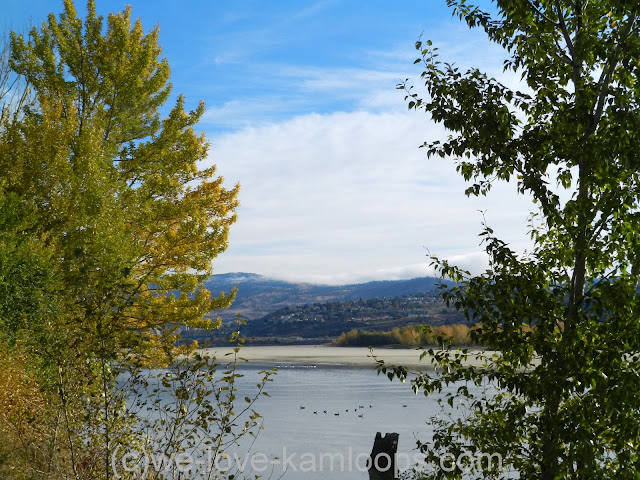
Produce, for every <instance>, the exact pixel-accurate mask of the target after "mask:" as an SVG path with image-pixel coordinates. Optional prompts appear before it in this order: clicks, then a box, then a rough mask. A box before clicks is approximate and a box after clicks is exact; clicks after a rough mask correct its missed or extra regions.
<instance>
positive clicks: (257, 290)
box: [205, 273, 440, 322]
mask: <svg viewBox="0 0 640 480" xmlns="http://www.w3.org/2000/svg"><path fill="white" fill-rule="evenodd" d="M439 282H440V280H439V279H437V278H433V277H423V278H414V279H411V280H386V281H375V282H367V283H360V284H351V285H339V286H332V285H314V284H309V283H292V282H285V281H282V280H273V279H270V278H267V277H263V276H262V275H257V274H255V273H226V274H221V275H213V276H212V277H211V278H210V279H209V280H208V281H207V282H206V284H205V285H206V287H207V288H208V289H209V290H211V292H213V293H214V294H217V293H218V292H226V293H228V292H230V291H231V289H232V288H233V287H234V286H237V288H238V293H237V297H236V300H235V302H234V303H233V305H232V306H231V307H230V308H228V309H226V310H223V311H221V312H214V313H215V314H217V315H219V316H220V317H222V319H223V320H231V319H235V317H236V315H238V314H240V315H242V318H243V319H244V320H246V321H247V322H251V321H252V320H257V319H259V318H262V317H264V316H265V315H267V314H269V313H271V312H273V311H275V310H278V309H281V308H285V307H297V306H301V305H313V304H314V303H324V302H344V301H348V300H351V301H358V300H361V299H363V300H366V299H370V298H384V297H401V296H407V295H414V294H418V293H424V292H430V291H433V290H435V289H436V287H437V285H438V284H439Z"/></svg>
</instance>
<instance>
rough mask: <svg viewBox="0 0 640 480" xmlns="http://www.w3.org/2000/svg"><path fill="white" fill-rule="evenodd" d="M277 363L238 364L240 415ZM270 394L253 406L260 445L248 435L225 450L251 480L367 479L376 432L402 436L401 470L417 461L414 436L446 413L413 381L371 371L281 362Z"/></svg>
mask: <svg viewBox="0 0 640 480" xmlns="http://www.w3.org/2000/svg"><path fill="white" fill-rule="evenodd" d="M274 366H275V365H251V364H244V365H242V366H239V368H238V373H241V374H242V375H243V377H242V378H239V379H238V380H237V382H236V387H237V399H238V400H237V406H236V411H239V409H240V408H241V406H242V405H243V404H244V402H243V398H244V397H245V396H252V395H254V394H255V392H256V383H258V381H259V380H260V378H261V374H260V373H259V372H260V371H261V370H262V369H266V368H272V367H274ZM453 389H454V387H451V388H450V390H453ZM266 391H267V392H268V393H269V395H270V397H266V396H262V397H261V398H260V399H259V400H258V402H257V403H256V404H255V406H254V408H255V410H257V411H258V412H259V413H260V414H261V415H262V417H263V418H262V425H263V427H264V429H263V430H262V431H261V432H260V433H259V435H258V437H257V440H256V441H255V442H254V443H253V444H250V441H249V440H250V437H245V439H242V440H241V442H240V445H239V446H237V447H233V448H230V449H227V451H228V452H229V453H231V454H232V455H233V454H235V455H236V456H237V459H233V457H232V460H233V461H234V462H235V465H237V464H238V462H240V463H242V462H246V463H245V465H244V474H245V476H246V478H252V477H251V475H247V474H248V473H249V472H250V471H251V466H252V465H253V466H255V467H256V469H255V470H254V474H255V473H259V474H262V477H261V478H263V479H266V478H272V479H278V478H283V479H284V480H316V479H318V480H319V479H327V478H332V479H336V480H368V478H369V477H368V474H367V473H366V461H367V458H368V456H369V454H370V452H371V448H372V446H373V441H374V438H375V435H376V432H381V433H382V434H383V435H384V434H385V433H391V432H395V433H398V434H400V438H399V445H398V454H399V457H398V459H399V461H398V466H399V468H400V469H401V470H403V469H405V468H407V467H408V466H409V464H408V463H407V462H409V460H410V459H413V458H419V454H418V452H417V450H416V439H421V440H428V439H429V438H430V436H431V434H432V432H433V431H432V428H431V426H430V425H429V423H428V421H429V418H430V417H431V416H433V415H437V414H438V413H440V412H441V410H440V407H439V405H438V403H437V401H436V399H437V397H428V398H426V397H424V396H423V395H422V394H419V395H417V396H416V395H414V394H413V392H412V390H411V385H410V384H409V383H401V382H399V381H397V380H394V381H393V382H391V381H389V380H388V379H387V378H386V377H385V376H382V375H381V376H378V375H376V371H375V370H374V369H372V368H360V367H351V368H348V367H338V366H335V367H332V366H317V367H312V366H300V365H279V370H278V374H277V375H276V376H275V377H273V381H272V382H270V383H269V384H268V387H267V389H266ZM441 395H444V394H441ZM325 411H326V413H325ZM239 420H240V421H239V422H238V423H243V421H244V419H242V418H241V419H239ZM222 465H224V463H222ZM332 468H333V471H332V470H331V469H332ZM237 478H244V477H243V476H239V477H237Z"/></svg>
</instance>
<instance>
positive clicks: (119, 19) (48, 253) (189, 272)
mask: <svg viewBox="0 0 640 480" xmlns="http://www.w3.org/2000/svg"><path fill="white" fill-rule="evenodd" d="M87 11H88V13H87V16H86V18H85V19H84V20H83V19H81V18H79V17H78V15H77V12H76V10H75V7H74V4H73V1H72V0H65V1H64V11H63V13H62V14H61V15H60V16H59V18H56V17H55V16H54V15H53V14H52V15H50V16H49V18H48V20H47V22H44V23H43V24H42V25H41V26H40V28H33V29H31V31H30V32H29V34H28V35H26V36H25V35H22V34H15V33H14V34H12V35H11V49H10V61H9V66H10V68H11V70H12V72H13V74H15V75H19V76H20V77H22V78H23V79H24V80H25V82H26V83H27V85H28V88H29V89H30V92H31V95H32V97H29V98H32V99H33V101H32V102H29V103H28V104H27V105H26V106H20V107H19V115H13V116H8V115H3V116H2V118H1V119H0V120H1V121H2V124H1V125H0V193H1V194H2V195H1V197H0V200H1V202H0V203H1V204H2V205H0V206H3V205H5V204H6V205H9V206H11V208H12V209H13V210H12V211H15V212H17V213H16V215H17V216H18V217H19V218H24V219H28V222H26V223H25V222H22V224H20V225H21V226H20V227H19V228H18V227H15V228H14V227H12V228H13V230H11V232H9V233H11V235H12V236H11V238H16V236H17V238H22V239H24V238H28V249H26V251H25V249H24V248H23V250H22V251H21V252H22V253H23V254H24V257H25V258H27V259H28V260H29V261H31V263H32V264H33V265H35V267H37V268H40V269H41V270H42V271H43V272H46V275H45V276H44V277H42V278H43V279H44V280H46V281H44V280H43V282H42V284H41V285H34V284H32V285H31V287H30V286H29V281H27V280H28V279H27V280H25V282H23V283H21V284H18V286H20V285H23V286H24V288H23V290H22V291H23V292H24V291H25V289H26V290H27V291H28V293H29V296H30V297H32V298H33V305H31V304H30V303H29V302H27V305H26V306H25V307H24V309H23V310H24V311H23V310H21V311H17V310H16V311H14V312H13V313H11V312H10V313H9V314H6V312H2V311H0V314H1V315H0V317H1V318H0V344H1V345H0V346H2V345H5V346H6V345H12V347H11V348H14V353H12V354H15V355H20V358H24V356H23V355H25V354H26V355H30V356H31V357H30V358H32V360H31V365H30V367H29V368H31V367H33V368H34V369H35V370H36V371H37V372H39V373H38V374H37V375H36V377H38V375H40V376H39V377H38V378H40V387H41V388H40V391H41V392H44V393H43V395H44V396H45V397H47V396H48V397H47V398H49V400H50V401H51V402H53V403H55V404H56V405H57V406H58V410H57V411H58V416H57V417H56V418H55V419H51V418H49V419H48V420H47V421H46V422H44V423H47V425H48V428H49V431H50V432H51V431H55V432H58V431H60V432H64V435H62V433H61V434H60V435H58V434H55V435H51V436H50V437H48V438H52V439H53V440H51V441H52V442H54V443H55V442H57V444H56V445H57V447H56V448H58V450H57V451H58V452H60V451H61V449H62V450H64V451H65V454H64V455H63V456H62V457H64V458H62V457H60V458H59V459H58V460H59V461H58V463H57V464H55V465H53V466H52V465H49V467H48V468H49V470H50V471H49V473H47V475H49V474H52V473H51V472H53V471H57V472H58V473H59V472H61V471H70V472H72V476H74V477H75V478H81V477H82V476H83V474H82V472H81V470H82V465H83V463H84V464H85V466H86V465H93V464H92V463H91V462H89V461H88V460H87V458H88V456H87V451H88V449H89V450H90V449H92V448H93V449H94V450H95V449H97V451H98V454H97V455H96V458H104V459H108V457H109V454H110V451H111V447H112V445H113V444H114V442H115V440H114V436H115V435H116V434H117V433H116V432H121V431H122V425H120V426H118V425H116V423H117V420H118V413H117V411H118V409H119V408H121V407H122V404H121V402H120V397H117V396H115V395H113V388H114V385H115V378H116V376H117V374H118V371H119V370H118V368H121V367H122V365H135V366H137V367H140V366H148V365H163V364H165V365H166V364H168V363H170V362H171V361H174V360H175V358H176V357H175V354H176V352H177V350H176V340H177V339H178V338H179V336H178V331H177V328H178V326H180V325H185V326H189V327H198V328H215V327H216V326H217V322H215V321H211V320H209V319H208V318H207V317H206V315H207V314H208V313H209V312H211V311H214V310H219V309H220V308H224V307H226V306H228V305H229V304H230V303H231V301H232V297H233V295H227V296H225V295H224V294H220V296H218V297H215V296H212V295H211V294H210V292H209V291H208V290H207V289H206V288H204V285H203V282H204V280H205V279H206V278H208V276H209V275H210V274H211V271H212V266H211V262H212V260H213V259H214V258H215V257H216V256H217V255H219V254H220V253H221V252H223V251H224V250H225V249H226V247H227V238H228V232H229V227H230V226H231V225H232V224H233V223H234V221H235V219H236V216H235V209H236V207H237V205H238V200H237V197H238V191H239V186H238V185H236V186H234V187H232V188H226V187H225V186H224V185H223V179H222V178H221V177H219V176H216V171H215V167H210V168H204V169H201V168H200V167H199V164H200V162H202V161H203V160H205V159H206V157H207V152H208V143H207V140H206V139H205V137H204V135H203V134H200V133H198V132H197V131H196V130H195V127H196V125H197V123H198V121H199V119H200V118H201V116H202V114H203V112H204V106H203V104H202V103H201V104H200V105H198V107H197V108H196V109H195V110H193V111H188V110H186V109H185V101H184V99H183V97H182V96H178V97H177V99H176V100H175V103H174V105H173V107H172V108H171V109H170V111H169V112H168V115H166V116H164V117H163V116H162V114H161V109H162V108H163V105H165V103H166V102H167V101H168V100H169V98H170V92H171V84H170V83H169V76H170V71H169V65H168V63H167V61H166V59H164V58H162V57H161V48H160V46H159V44H158V29H157V28H156V29H154V30H151V31H149V32H145V31H144V30H143V27H142V24H141V22H140V21H139V20H133V19H132V15H131V9H130V7H127V8H126V9H125V10H124V11H122V12H120V13H117V14H110V15H109V16H108V18H107V19H106V20H105V19H104V18H103V17H102V16H99V15H97V14H96V9H95V5H94V2H93V0H89V1H88V5H87ZM7 199H9V200H10V201H9V200H7ZM7 202H8V203H7ZM23 224H24V225H23ZM2 233H7V232H2ZM0 240H2V241H1V242H0V247H4V246H5V244H4V243H2V242H5V240H4V237H2V238H0ZM10 243H11V242H9V244H10ZM14 243H15V242H14ZM23 243H24V242H23ZM23 243H20V242H17V243H16V244H17V245H22V244H23ZM5 250H6V249H5ZM5 250H3V249H2V248H0V254H4V252H5ZM9 256H10V253H7V255H6V256H5V258H9ZM1 263H2V262H0V270H1V269H2V265H1ZM27 264H29V262H27ZM35 267H34V268H35ZM37 271H38V270H37V269H36V270H35V272H36V273H37ZM0 273H2V272H0ZM25 278H26V277H25ZM9 280H11V278H9ZM0 284H2V282H0ZM0 287H2V285H0ZM29 289H30V290H29ZM37 299H39V300H38V301H36V300H37ZM36 307H37V308H36ZM14 310H15V309H14ZM15 349H17V350H15ZM18 351H19V352H20V353H17V352H18ZM16 358H17V357H16ZM12 378H14V380H15V377H12ZM29 378H31V377H29ZM29 382H30V383H29V385H28V387H29V389H33V388H35V387H34V386H33V385H34V384H33V381H32V380H29ZM25 391H26V390H25ZM2 398H3V397H0V401H1V399H2ZM7 398H8V397H7ZM12 398H13V397H12ZM91 415H93V417H92V418H93V420H92V421H93V422H94V424H93V425H94V426H95V425H98V427H96V428H95V429H93V430H92V428H93V427H90V426H88V424H87V416H91ZM96 422H97V423H96ZM225 428H226V427H225ZM1 431H2V425H1V424H0V432H1ZM96 432H97V433H98V434H99V435H98V436H96V435H95V434H96ZM89 433H90V434H91V435H93V436H87V435H89ZM98 437H99V438H100V440H99V441H98V442H97V443H96V442H93V444H92V443H91V442H89V441H88V439H91V438H98ZM61 438H65V440H64V441H62V440H61ZM0 453H1V449H0ZM0 467H1V461H0ZM90 470H94V469H93V467H92V469H90ZM100 471H101V472H102V473H101V474H100V475H98V476H102V477H106V478H109V467H108V465H107V463H104V464H103V469H101V470H100ZM61 476H63V475H62V474H61ZM47 478H49V477H47Z"/></svg>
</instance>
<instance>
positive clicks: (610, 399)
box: [380, 0, 640, 480]
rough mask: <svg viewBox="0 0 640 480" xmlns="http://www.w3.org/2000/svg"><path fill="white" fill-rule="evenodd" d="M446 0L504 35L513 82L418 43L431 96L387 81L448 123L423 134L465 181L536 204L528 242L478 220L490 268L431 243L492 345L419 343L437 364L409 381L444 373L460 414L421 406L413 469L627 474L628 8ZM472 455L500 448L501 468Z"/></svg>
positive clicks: (633, 337) (633, 85)
mask: <svg viewBox="0 0 640 480" xmlns="http://www.w3.org/2000/svg"><path fill="white" fill-rule="evenodd" d="M447 3H448V5H449V6H450V7H452V8H453V12H454V15H457V16H458V17H459V18H460V19H461V20H463V21H465V22H466V23H467V24H468V25H469V27H471V28H480V29H482V30H484V32H485V33H486V35H487V37H488V38H489V40H491V41H492V42H495V43H497V44H498V45H500V46H501V47H503V48H504V52H505V56H506V60H505V63H504V67H505V70H509V71H513V72H516V73H518V74H521V75H522V80H523V83H522V88H521V90H519V91H518V90H513V89H511V88H509V87H507V86H505V85H504V84H502V83H500V82H499V81H498V80H496V79H495V78H490V77H489V76H487V75H486V74H484V73H483V72H481V71H479V70H478V69H475V68H471V69H468V70H466V71H461V70H460V69H459V68H458V67H457V66H456V65H454V64H450V63H443V62H441V61H440V60H439V58H438V53H437V48H435V47H434V46H433V45H432V43H431V42H430V41H425V42H422V41H419V42H417V44H416V47H417V49H418V51H419V52H420V58H419V59H418V60H416V63H420V62H422V63H423V65H424V72H423V73H422V77H421V78H422V80H423V81H424V84H425V85H426V94H422V93H419V92H418V90H417V89H416V90H415V91H414V89H413V87H412V86H409V85H407V84H406V83H405V84H401V85H399V88H401V89H404V90H405V91H406V94H407V96H406V99H407V101H408V102H409V108H410V109H423V110H424V111H425V112H426V113H427V114H429V116H430V118H431V119H432V120H433V121H435V122H437V123H442V124H443V125H444V127H445V128H446V129H447V130H448V131H449V133H450V135H449V137H448V138H447V139H446V141H442V142H441V141H437V140H434V141H428V142H426V143H425V144H424V148H425V149H426V150H427V152H428V155H429V156H435V157H442V158H453V159H455V160H456V162H457V164H456V169H457V171H458V172H459V173H460V174H461V175H462V176H463V177H464V179H465V180H467V181H468V182H470V185H469V187H468V188H467V189H466V194H467V195H476V196H477V195H485V194H487V193H488V192H489V191H490V189H491V186H492V184H493V183H494V182H498V181H511V184H513V185H514V186H517V190H518V192H520V193H522V194H525V195H528V196H530V197H532V198H533V201H534V202H535V204H536V205H537V209H536V210H535V211H534V212H532V214H531V229H530V234H531V239H532V243H533V247H532V249H531V251H530V253H524V254H519V253H517V252H515V251H513V250H512V249H511V248H510V247H509V245H507V244H506V243H505V242H504V241H502V240H500V239H499V238H497V237H496V236H495V235H494V232H493V230H492V229H491V228H490V227H489V226H488V225H486V224H484V229H483V231H482V233H481V237H482V239H483V243H484V246H485V247H486V252H487V254H488V258H489V268H488V269H487V270H486V272H485V273H483V274H481V275H479V276H473V275H471V274H470V273H469V272H466V271H463V270H461V269H459V268H457V267H455V266H452V265H450V264H449V263H448V262H447V261H445V260H440V259H438V258H436V257H432V261H433V264H434V265H435V267H436V268H437V269H438V270H439V271H440V272H441V273H442V274H443V275H444V276H445V277H450V278H452V279H454V280H456V281H457V282H458V285H457V286H456V287H454V288H450V289H445V290H444V297H445V299H446V300H447V302H448V303H449V304H450V305H452V306H455V307H456V308H458V309H459V310H461V311H462V312H464V314H465V316H466V318H467V319H468V321H469V322H470V323H476V322H477V323H479V324H480V327H479V328H477V329H474V330H473V331H472V335H473V336H474V341H476V342H478V343H479V344H482V345H487V346H488V347H489V349H492V350H495V351H498V352H500V354H498V355H495V356H494V355H489V354H488V353H486V354H485V353H474V352H470V351H466V350H463V351H458V350H455V349H451V348H446V345H445V348H444V349H443V350H441V351H438V350H429V352H428V353H429V354H430V358H431V359H432V362H433V363H434V364H435V366H436V367H437V373H436V374H424V373H423V374H419V375H418V376H417V377H416V379H415V380H414V388H415V390H416V391H423V392H424V393H425V394H426V395H431V394H435V393H438V392H443V391H444V389H445V388H446V386H447V385H448V386H454V387H457V389H455V388H454V389H453V391H452V392H453V393H449V394H448V395H447V396H446V397H445V403H448V404H449V405H450V406H451V407H453V406H454V405H455V406H457V407H456V408H458V409H459V411H458V412H454V413H453V414H452V416H451V417H449V418H447V419H446V420H445V419H444V417H439V418H437V419H434V422H435V423H434V425H435V433H434V436H433V438H432V439H431V440H429V441H428V442H426V443H424V444H422V447H421V448H422V449H423V451H424V453H425V454H426V457H427V464H428V466H429V467H430V468H428V473H424V474H423V475H421V478H422V476H423V477H424V478H462V477H463V475H466V476H465V477H464V478H507V477H509V476H510V475H511V476H513V475H516V476H517V477H518V478H527V479H545V480H551V479H559V478H572V479H579V478H584V479H587V478H589V479H594V478H634V479H635V478H638V474H639V473H638V472H639V471H640V469H639V468H638V466H639V465H640V456H639V454H640V452H639V448H640V382H639V381H638V379H639V378H640V354H639V353H638V352H640V321H639V318H640V298H639V297H638V295H637V289H638V284H639V281H640V211H639V208H638V199H639V198H640V174H639V171H640V169H639V161H638V158H639V157H638V151H639V147H640V128H639V127H640V108H639V107H640V105H639V102H640V84H639V83H638V79H639V78H640V22H639V18H638V17H639V15H640V4H638V3H637V2H625V1H615V0H597V1H582V0H577V1H569V0H497V1H496V2H494V3H495V10H496V11H495V12H493V13H487V12H484V11H483V10H481V9H480V8H478V7H475V6H472V5H469V4H468V3H467V2H466V1H465V0H447ZM528 327H531V328H528ZM473 357H478V358H479V359H480V360H482V362H480V366H477V365H478V364H477V363H475V364H474V362H470V360H474V358H473ZM474 365H476V366H474ZM380 368H381V370H382V371H384V372H385V373H389V374H391V375H392V376H393V374H394V373H395V374H396V375H397V376H400V377H402V378H405V377H406V373H407V372H406V370H405V369H404V368H402V367H398V368H395V369H393V370H391V371H389V370H388V368H389V367H387V366H386V365H384V364H381V365H380ZM470 384H471V385H474V386H475V387H476V388H475V389H474V388H470ZM477 387H480V388H477ZM449 392H451V390H449ZM478 392H481V393H478ZM480 453H485V454H489V455H492V454H499V455H500V456H501V457H502V468H496V464H495V462H493V464H492V466H493V468H490V466H489V463H490V462H487V461H484V462H477V461H475V459H477V458H478V456H477V455H478V454H480ZM445 454H448V455H453V457H451V456H449V457H447V458H456V459H460V462H459V464H458V465H457V466H456V465H453V469H452V470H451V468H450V467H451V465H450V462H449V463H446V466H447V468H446V469H442V468H440V465H441V464H440V458H442V456H443V455H445ZM461 454H463V455H462V456H461V457H460V455H461ZM467 454H468V455H467ZM471 458H473V459H474V460H473V461H471ZM485 459H486V458H485Z"/></svg>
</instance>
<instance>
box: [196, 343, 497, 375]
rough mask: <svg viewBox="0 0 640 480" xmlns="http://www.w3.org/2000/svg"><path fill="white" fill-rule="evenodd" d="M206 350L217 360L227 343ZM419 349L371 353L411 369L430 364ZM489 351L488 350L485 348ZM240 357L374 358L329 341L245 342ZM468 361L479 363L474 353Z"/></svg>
mask: <svg viewBox="0 0 640 480" xmlns="http://www.w3.org/2000/svg"><path fill="white" fill-rule="evenodd" d="M204 351H206V352H207V353H208V354H210V355H211V354H215V356H216V358H217V359H218V360H219V361H224V360H225V358H229V357H228V356H226V357H225V355H227V354H231V353H232V352H233V349H232V348H230V347H215V348H208V349H204ZM421 353H422V351H421V350H417V349H406V348H375V349H374V350H373V355H375V356H376V357H377V358H379V359H382V360H384V362H385V363H386V364H389V365H403V366H405V367H407V368H413V369H417V368H420V369H428V368H433V367H432V366H431V362H430V361H429V359H428V358H427V357H425V358H424V359H423V360H422V361H420V354H421ZM487 353H489V352H487ZM239 356H240V357H242V358H245V359H246V360H247V361H248V362H249V363H256V364H265V365H273V366H278V365H287V364H295V365H315V366H323V365H327V366H329V365H334V366H351V367H356V366H357V367H371V368H373V367H375V366H376V361H375V360H374V358H372V356H371V351H370V350H369V349H368V348H366V347H334V346H329V345H287V346H277V345H276V346H245V347H242V349H241V351H240V354H239ZM468 363H473V364H480V363H482V362H480V361H477V360H476V359H475V356H472V358H470V359H469V361H468Z"/></svg>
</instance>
